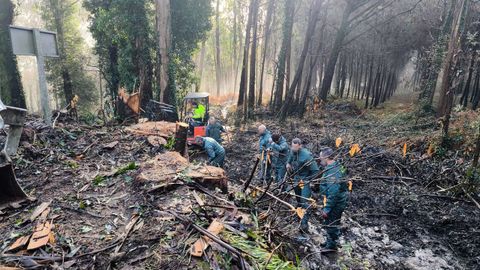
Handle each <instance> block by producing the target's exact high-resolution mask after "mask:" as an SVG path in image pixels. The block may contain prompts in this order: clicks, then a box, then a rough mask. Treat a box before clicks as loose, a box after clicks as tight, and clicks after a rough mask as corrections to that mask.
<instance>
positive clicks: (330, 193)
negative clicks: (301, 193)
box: [320, 161, 348, 213]
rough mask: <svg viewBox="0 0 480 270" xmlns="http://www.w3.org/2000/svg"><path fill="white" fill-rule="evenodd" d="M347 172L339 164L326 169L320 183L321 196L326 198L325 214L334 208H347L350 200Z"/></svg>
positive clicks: (333, 164) (336, 163) (335, 163)
mask: <svg viewBox="0 0 480 270" xmlns="http://www.w3.org/2000/svg"><path fill="white" fill-rule="evenodd" d="M345 176H346V170H345V168H343V166H342V165H340V163H339V162H337V161H336V162H334V163H332V164H330V165H328V166H327V167H325V172H324V173H323V175H322V181H321V183H320V194H321V195H323V196H324V208H323V210H324V211H325V212H327V213H328V212H330V211H331V210H332V209H334V208H341V209H343V208H345V207H346V205H347V199H348V184H347V181H346V179H345Z"/></svg>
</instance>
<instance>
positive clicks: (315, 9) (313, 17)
mask: <svg viewBox="0 0 480 270" xmlns="http://www.w3.org/2000/svg"><path fill="white" fill-rule="evenodd" d="M322 3H323V0H315V1H314V2H313V3H312V6H311V9H310V14H309V20H308V26H307V32H306V34H305V39H304V42H303V50H302V54H301V55H300V60H299V62H298V66H297V71H296V72H295V77H294V78H293V82H292V85H290V88H289V89H288V91H287V96H286V98H285V102H284V103H283V106H282V109H281V111H280V120H281V121H284V120H285V119H286V117H287V115H288V113H289V112H290V110H291V109H292V108H291V107H292V106H291V105H292V102H293V97H294V95H295V89H296V88H297V86H298V84H299V82H300V79H301V78H302V73H303V67H304V65H305V59H306V58H307V53H308V48H309V46H310V42H311V40H312V38H313V35H314V32H315V28H316V26H317V21H318V15H319V14H320V8H321V6H322Z"/></svg>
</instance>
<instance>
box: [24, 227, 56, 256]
mask: <svg viewBox="0 0 480 270" xmlns="http://www.w3.org/2000/svg"><path fill="white" fill-rule="evenodd" d="M52 226H53V225H52V224H50V222H48V221H47V222H45V223H39V224H37V226H36V227H35V231H34V232H33V234H32V238H31V239H30V243H28V247H27V250H33V249H37V248H40V247H43V246H45V245H46V244H47V243H48V242H49V241H50V239H51V232H52Z"/></svg>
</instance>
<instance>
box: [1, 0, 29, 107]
mask: <svg viewBox="0 0 480 270" xmlns="http://www.w3.org/2000/svg"><path fill="white" fill-rule="evenodd" d="M0 7H1V8H0V96H1V99H2V101H3V102H4V103H5V105H10V106H15V107H20V108H26V103H25V95H24V92H23V86H22V80H21V78H20V72H19V71H18V66H17V58H16V57H15V55H14V54H13V51H12V47H11V42H10V32H9V31H10V30H9V26H10V25H11V24H12V22H13V15H14V5H13V3H12V1H11V0H0Z"/></svg>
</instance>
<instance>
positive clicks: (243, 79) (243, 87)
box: [235, 0, 257, 125]
mask: <svg viewBox="0 0 480 270" xmlns="http://www.w3.org/2000/svg"><path fill="white" fill-rule="evenodd" d="M255 1H257V0H251V1H250V7H249V11H248V20H247V25H246V30H245V33H246V34H245V44H244V46H243V62H242V73H241V75H240V87H239V90H238V101H237V119H236V123H235V124H237V125H238V124H240V120H241V119H242V111H243V107H244V105H245V96H246V93H247V79H248V78H247V73H248V52H249V51H250V32H251V29H252V20H253V19H252V17H253V8H254V5H255Z"/></svg>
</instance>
